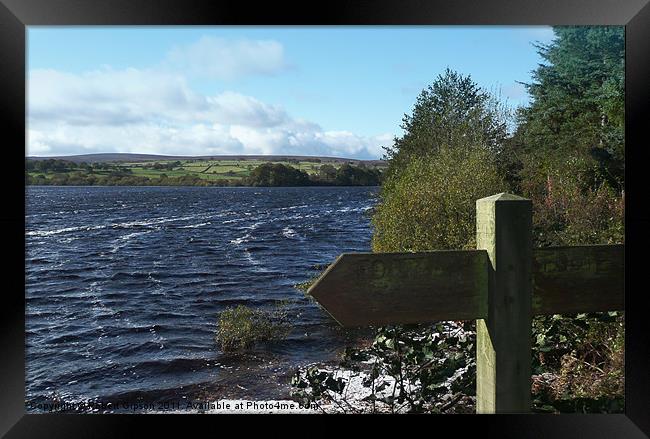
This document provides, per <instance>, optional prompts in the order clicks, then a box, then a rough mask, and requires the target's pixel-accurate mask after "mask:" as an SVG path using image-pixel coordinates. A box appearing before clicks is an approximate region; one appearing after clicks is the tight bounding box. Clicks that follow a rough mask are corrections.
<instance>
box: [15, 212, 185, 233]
mask: <svg viewBox="0 0 650 439" xmlns="http://www.w3.org/2000/svg"><path fill="white" fill-rule="evenodd" d="M194 218H196V216H195V215H191V216H183V217H172V218H166V217H161V218H153V219H150V220H139V221H129V222H123V223H111V224H98V225H94V226H76V227H64V228H61V229H52V230H32V231H29V232H26V233H25V236H36V237H44V236H52V235H58V234H61V233H68V232H80V231H83V232H88V231H92V230H101V229H106V228H108V227H110V228H113V229H130V228H133V227H146V226H152V225H157V224H164V223H169V222H174V221H186V220H190V219H194Z"/></svg>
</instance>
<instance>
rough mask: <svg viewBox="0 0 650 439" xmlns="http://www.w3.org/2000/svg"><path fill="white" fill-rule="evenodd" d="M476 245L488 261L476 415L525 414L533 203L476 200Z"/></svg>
mask: <svg viewBox="0 0 650 439" xmlns="http://www.w3.org/2000/svg"><path fill="white" fill-rule="evenodd" d="M476 246H477V248H478V249H485V250H487V253H488V257H489V260H490V263H489V264H488V267H489V271H490V274H489V281H488V282H489V289H488V312H487V318H486V319H479V320H477V322H476V339H477V341H476V348H477V351H476V410H477V413H525V412H529V411H530V408H531V324H532V270H531V266H532V205H531V201H530V200H528V199H525V198H521V197H517V196H514V195H510V194H498V195H494V196H492V197H487V198H482V199H480V200H477V202H476Z"/></svg>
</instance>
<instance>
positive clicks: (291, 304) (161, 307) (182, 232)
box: [25, 186, 378, 412]
mask: <svg viewBox="0 0 650 439" xmlns="http://www.w3.org/2000/svg"><path fill="white" fill-rule="evenodd" d="M377 193H378V188H375V187H371V188H368V187H304V188H216V187H214V188H204V187H34V186H30V187H28V188H27V194H26V230H25V235H26V236H25V239H26V260H25V271H26V279H25V282H26V291H25V299H26V350H27V354H26V355H27V356H26V408H27V410H28V411H30V412H39V411H42V408H39V405H38V404H45V403H52V402H57V403H64V402H69V403H71V404H74V403H75V402H77V401H96V402H101V403H111V404H114V405H116V406H119V405H120V404H121V403H123V402H125V401H128V402H129V403H133V402H141V403H155V402H156V401H163V400H171V399H180V400H202V399H204V400H210V401H214V400H219V399H225V398H243V399H246V398H248V399H257V400H264V399H279V398H282V397H286V396H287V395H288V393H287V392H288V387H289V385H288V382H289V379H290V375H291V374H292V373H293V371H294V370H295V368H296V367H298V366H302V365H306V364H310V363H313V362H320V361H334V360H335V358H336V355H337V353H338V352H339V351H340V350H341V348H342V347H343V346H345V345H346V344H347V343H351V342H353V341H354V340H356V339H357V338H358V337H363V334H361V333H359V332H355V331H344V330H341V329H340V328H339V327H338V326H337V324H336V322H335V321H334V320H333V319H332V318H331V317H330V316H329V315H328V314H327V313H326V312H325V311H324V310H322V309H321V308H320V307H319V306H318V305H317V304H315V303H314V302H313V301H311V300H310V299H309V298H307V297H305V296H304V293H303V292H301V291H299V290H297V289H295V288H294V287H293V286H294V285H295V284H296V283H299V282H304V281H306V280H308V279H310V278H311V277H313V276H315V275H317V274H318V273H319V270H318V267H317V266H318V265H319V264H327V263H330V262H332V261H333V260H334V258H335V257H336V256H338V255H339V254H340V253H342V252H355V251H369V250H370V237H371V227H370V218H369V215H368V212H369V210H370V209H372V207H373V206H374V205H375V203H376V200H377ZM315 266H316V267H315ZM280 301H285V302H286V303H287V304H286V305H285V306H286V309H287V311H288V314H289V317H290V320H291V322H292V330H291V332H290V334H289V336H288V337H287V338H286V339H285V340H282V341H275V342H270V343H264V344H261V345H256V346H255V347H254V349H252V350H251V351H248V352H244V353H234V354H233V353H230V354H227V353H223V352H221V351H220V349H219V346H218V344H217V343H216V342H215V339H214V335H215V329H216V324H217V317H218V314H219V312H220V311H222V310H224V309H225V308H226V307H229V306H235V305H238V304H245V305H248V306H251V307H259V308H266V309H269V308H271V307H273V306H275V305H276V304H277V303H278V302H280Z"/></svg>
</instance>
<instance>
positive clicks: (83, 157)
mask: <svg viewBox="0 0 650 439" xmlns="http://www.w3.org/2000/svg"><path fill="white" fill-rule="evenodd" d="M49 159H56V160H67V161H70V162H75V163H81V162H86V163H108V162H147V161H163V160H242V161H244V160H268V161H287V160H300V161H316V160H320V161H322V162H330V163H355V164H359V163H365V164H367V165H372V166H377V165H379V166H381V165H383V164H385V162H384V161H383V160H358V159H347V158H343V157H314V156H304V155H205V156H181V155H158V154H131V153H102V154H79V155H68V156H52V157H42V156H31V157H27V160H49Z"/></svg>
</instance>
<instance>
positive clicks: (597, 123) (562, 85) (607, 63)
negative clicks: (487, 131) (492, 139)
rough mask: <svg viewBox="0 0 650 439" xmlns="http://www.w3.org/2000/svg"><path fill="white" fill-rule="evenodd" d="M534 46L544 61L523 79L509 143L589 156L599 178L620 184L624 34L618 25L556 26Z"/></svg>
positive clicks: (544, 152)
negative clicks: (522, 98)
mask: <svg viewBox="0 0 650 439" xmlns="http://www.w3.org/2000/svg"><path fill="white" fill-rule="evenodd" d="M553 30H554V32H555V35H556V38H555V39H554V40H553V41H552V42H551V43H550V44H546V45H543V44H540V45H537V46H536V47H537V50H538V53H539V54H540V56H541V57H542V58H543V59H544V62H545V63H544V64H540V65H539V66H538V68H537V69H536V70H535V71H534V72H533V82H532V83H530V84H526V87H527V89H528V92H529V93H530V95H531V97H532V103H531V105H530V106H529V107H526V108H522V109H520V110H519V113H518V122H519V127H518V129H517V132H516V135H515V139H514V140H515V144H516V145H517V147H518V148H519V149H520V150H523V151H524V152H525V153H527V154H532V155H534V156H538V157H540V156H551V155H552V156H555V157H566V156H578V157H589V158H591V159H592V160H593V161H594V162H595V163H596V164H597V166H598V168H599V170H600V173H601V177H602V179H604V180H607V181H608V182H609V183H610V184H611V185H612V186H615V187H619V188H620V187H623V186H624V180H623V170H624V152H625V149H624V144H625V143H624V141H625V139H624V128H625V125H624V120H625V118H624V116H625V113H624V104H625V95H624V91H625V35H624V28H623V27H622V26H595V27H590V26H570V27H565V26H558V27H554V29H553Z"/></svg>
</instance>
